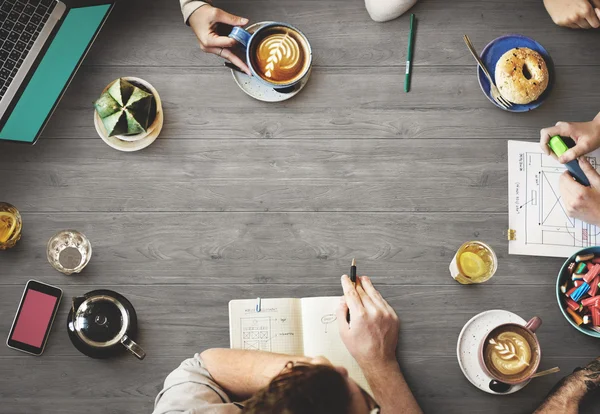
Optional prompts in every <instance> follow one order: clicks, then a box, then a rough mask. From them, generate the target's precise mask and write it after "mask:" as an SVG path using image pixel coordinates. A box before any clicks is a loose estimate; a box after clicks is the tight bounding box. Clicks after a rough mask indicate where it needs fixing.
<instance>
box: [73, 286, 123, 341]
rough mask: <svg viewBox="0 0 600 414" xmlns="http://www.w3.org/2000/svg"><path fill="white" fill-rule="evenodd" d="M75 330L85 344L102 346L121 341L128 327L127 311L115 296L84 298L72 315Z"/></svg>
mask: <svg viewBox="0 0 600 414" xmlns="http://www.w3.org/2000/svg"><path fill="white" fill-rule="evenodd" d="M73 320H74V323H73V327H74V329H75V332H77V335H78V336H79V338H81V340H82V341H84V342H85V343H86V344H88V345H90V346H92V347H97V348H104V347H109V346H112V345H114V344H116V343H118V342H120V341H121V338H122V337H123V335H125V333H126V332H127V328H128V327H129V313H128V312H127V310H126V309H125V306H124V305H123V304H122V303H121V302H120V301H119V300H118V299H117V298H115V297H112V296H109V295H95V296H90V297H88V298H86V299H85V300H84V301H83V302H82V303H81V304H80V305H79V307H78V308H77V310H76V311H75V314H74V316H73Z"/></svg>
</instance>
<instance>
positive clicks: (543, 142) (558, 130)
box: [540, 122, 570, 155]
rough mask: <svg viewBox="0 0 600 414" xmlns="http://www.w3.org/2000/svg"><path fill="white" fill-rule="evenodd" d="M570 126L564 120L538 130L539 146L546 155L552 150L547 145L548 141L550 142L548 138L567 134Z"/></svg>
mask: <svg viewBox="0 0 600 414" xmlns="http://www.w3.org/2000/svg"><path fill="white" fill-rule="evenodd" d="M569 133H570V126H569V124H568V123H566V122H557V123H556V125H554V126H553V127H548V128H544V129H542V130H541V131H540V146H541V147H542V150H543V151H544V153H546V155H551V154H553V152H552V151H551V150H550V147H549V146H548V142H550V138H552V137H553V136H555V135H560V136H563V137H564V136H569Z"/></svg>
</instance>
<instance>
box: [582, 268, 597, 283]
mask: <svg viewBox="0 0 600 414" xmlns="http://www.w3.org/2000/svg"><path fill="white" fill-rule="evenodd" d="M598 273H600V264H595V265H592V267H591V268H590V270H589V271H588V272H587V273H586V274H585V275H583V280H585V281H586V283H590V282H591V281H592V280H594V278H595V277H596V276H598Z"/></svg>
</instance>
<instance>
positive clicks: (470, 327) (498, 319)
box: [456, 309, 529, 395]
mask: <svg viewBox="0 0 600 414" xmlns="http://www.w3.org/2000/svg"><path fill="white" fill-rule="evenodd" d="M504 323H518V324H522V325H525V324H526V323H527V321H526V320H524V319H523V318H521V317H520V316H519V315H515V314H514V313H512V312H509V311H505V310H500V309H495V310H489V311H485V312H481V313H480V314H478V315H475V316H473V317H472V318H471V319H470V320H469V322H467V323H466V324H465V326H464V327H463V328H462V330H461V331H460V334H459V335H458V343H457V345H456V355H457V357H458V365H460V369H461V370H462V372H463V374H465V377H467V379H468V380H469V381H471V384H473V385H474V386H476V387H477V388H479V389H480V390H481V391H485V392H487V393H490V394H497V395H505V394H512V393H515V392H517V391H520V390H522V389H523V388H524V387H525V386H526V385H527V384H529V381H525V382H523V383H521V384H518V385H513V386H512V388H511V389H510V390H509V391H508V392H505V393H498V392H495V391H492V390H490V388H489V384H490V381H492V380H493V378H492V377H490V376H489V375H487V374H486V373H485V372H483V369H482V368H481V365H480V364H479V355H478V351H479V345H480V344H481V341H482V340H483V337H484V335H486V334H487V333H488V332H489V331H491V330H492V329H494V328H495V327H496V326H499V325H502V324H504Z"/></svg>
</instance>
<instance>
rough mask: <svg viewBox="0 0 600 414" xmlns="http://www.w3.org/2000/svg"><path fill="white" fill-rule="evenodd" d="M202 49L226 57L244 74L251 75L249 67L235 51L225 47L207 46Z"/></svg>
mask: <svg viewBox="0 0 600 414" xmlns="http://www.w3.org/2000/svg"><path fill="white" fill-rule="evenodd" d="M204 51H205V52H208V53H213V54H215V55H217V56H220V57H222V58H223V59H227V60H228V61H230V62H231V63H233V64H234V65H235V66H237V67H238V68H240V69H241V70H243V71H244V73H246V75H248V76H252V72H250V68H249V67H248V65H246V64H245V63H244V61H243V60H242V59H240V58H239V57H237V56H236V55H235V53H233V52H232V51H231V50H229V49H227V48H225V47H209V48H206V49H204Z"/></svg>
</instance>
